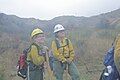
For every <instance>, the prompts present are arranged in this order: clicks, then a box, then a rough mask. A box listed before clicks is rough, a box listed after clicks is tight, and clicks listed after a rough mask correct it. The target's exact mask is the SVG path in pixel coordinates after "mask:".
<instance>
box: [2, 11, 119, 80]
mask: <svg viewBox="0 0 120 80" xmlns="http://www.w3.org/2000/svg"><path fill="white" fill-rule="evenodd" d="M58 23H60V24H62V25H64V26H65V28H66V34H68V37H69V38H70V39H71V41H72V42H73V45H74V48H75V52H76V60H77V62H76V64H77V66H78V68H79V71H80V74H81V78H82V80H98V78H99V76H100V73H101V70H102V69H103V68H104V66H103V64H102V60H103V57H104V55H105V52H106V51H107V50H108V49H109V47H110V46H111V44H112V42H113V40H114V37H115V36H116V35H117V34H118V33H119V31H120V9H117V10H115V11H111V12H108V13H104V14H101V15H96V16H92V17H75V16H59V17H55V18H53V19H52V20H48V21H47V20H39V19H35V18H20V17H17V16H15V15H7V14H4V13H0V64H1V66H0V80H8V79H9V80H21V79H19V78H18V77H17V76H16V64H17V59H18V56H19V55H20V53H21V52H22V50H23V49H24V48H26V47H28V46H29V42H30V41H29V36H30V32H31V31H32V29H33V28H36V27H38V26H39V27H40V28H42V29H43V30H44V31H45V34H46V39H47V40H46V43H47V45H48V47H50V44H51V40H52V39H53V36H54V35H53V27H54V25H55V24H58ZM4 78H5V79H4Z"/></svg>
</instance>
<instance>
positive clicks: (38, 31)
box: [31, 28, 43, 38]
mask: <svg viewBox="0 0 120 80" xmlns="http://www.w3.org/2000/svg"><path fill="white" fill-rule="evenodd" d="M37 34H43V31H42V30H41V29H39V28H36V29H34V30H33V31H32V33H31V38H33V36H35V35H37Z"/></svg>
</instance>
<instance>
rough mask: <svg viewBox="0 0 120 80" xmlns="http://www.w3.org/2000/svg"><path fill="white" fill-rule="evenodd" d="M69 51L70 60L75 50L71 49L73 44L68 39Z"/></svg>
mask: <svg viewBox="0 0 120 80" xmlns="http://www.w3.org/2000/svg"><path fill="white" fill-rule="evenodd" d="M69 52H70V58H69V59H70V60H73V59H74V57H75V52H74V49H73V45H72V43H71V41H70V40H69Z"/></svg>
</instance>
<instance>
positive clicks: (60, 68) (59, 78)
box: [53, 60, 80, 80]
mask: <svg viewBox="0 0 120 80" xmlns="http://www.w3.org/2000/svg"><path fill="white" fill-rule="evenodd" d="M66 65H68V73H69V75H70V76H71V79H72V80H80V77H79V72H78V69H77V67H76V65H75V64H74V63H73V62H72V63H70V64H67V63H61V62H60V61H57V60H55V61H54V62H53V71H54V74H55V77H56V80H63V73H64V69H65V67H66Z"/></svg>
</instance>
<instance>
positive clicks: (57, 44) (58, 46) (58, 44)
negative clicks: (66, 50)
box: [55, 39, 69, 49]
mask: <svg viewBox="0 0 120 80" xmlns="http://www.w3.org/2000/svg"><path fill="white" fill-rule="evenodd" d="M65 41H66V45H65V46H69V40H68V39H65ZM55 43H56V46H57V49H59V48H61V47H65V46H60V43H59V41H58V40H57V39H55Z"/></svg>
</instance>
